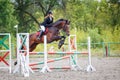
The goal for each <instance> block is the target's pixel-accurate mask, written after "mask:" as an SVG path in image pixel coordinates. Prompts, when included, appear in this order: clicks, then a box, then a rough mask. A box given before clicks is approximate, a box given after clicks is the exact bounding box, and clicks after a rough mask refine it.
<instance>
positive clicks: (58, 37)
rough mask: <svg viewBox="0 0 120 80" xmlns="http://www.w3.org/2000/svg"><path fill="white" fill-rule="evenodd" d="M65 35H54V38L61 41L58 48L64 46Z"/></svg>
mask: <svg viewBox="0 0 120 80" xmlns="http://www.w3.org/2000/svg"><path fill="white" fill-rule="evenodd" d="M65 38H66V37H65V36H55V37H54V40H56V41H58V40H60V41H59V44H58V48H59V49H60V48H61V47H62V45H63V44H64V42H65Z"/></svg>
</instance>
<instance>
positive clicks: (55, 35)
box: [14, 19, 70, 65]
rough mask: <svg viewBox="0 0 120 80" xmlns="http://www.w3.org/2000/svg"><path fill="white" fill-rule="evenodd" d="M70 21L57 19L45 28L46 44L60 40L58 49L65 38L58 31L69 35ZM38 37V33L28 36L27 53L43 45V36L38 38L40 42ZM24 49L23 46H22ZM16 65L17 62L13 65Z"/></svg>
mask: <svg viewBox="0 0 120 80" xmlns="http://www.w3.org/2000/svg"><path fill="white" fill-rule="evenodd" d="M69 25H70V21H68V20H66V19H59V20H57V21H56V22H54V23H52V24H50V25H49V27H47V29H46V31H45V33H44V35H46V36H47V43H51V42H53V41H58V40H60V42H59V44H58V48H60V47H61V46H62V45H63V44H64V41H65V38H66V36H61V35H60V31H61V30H62V31H63V32H65V33H66V35H67V36H69V35H70V26H69ZM37 37H38V32H36V33H32V34H30V35H29V52H32V51H33V50H34V49H35V48H36V47H37V45H38V44H40V43H44V36H42V37H41V38H40V40H38V39H37ZM22 48H24V46H22ZM16 64H17V61H16V62H14V65H16Z"/></svg>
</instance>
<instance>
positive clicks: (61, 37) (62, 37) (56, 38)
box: [52, 36, 65, 41]
mask: <svg viewBox="0 0 120 80" xmlns="http://www.w3.org/2000/svg"><path fill="white" fill-rule="evenodd" d="M61 39H65V36H54V37H53V39H52V40H55V41H58V40H61Z"/></svg>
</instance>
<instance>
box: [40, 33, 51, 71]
mask: <svg viewBox="0 0 120 80" xmlns="http://www.w3.org/2000/svg"><path fill="white" fill-rule="evenodd" d="M46 71H47V72H51V70H50V68H49V67H48V65H47V36H46V35H45V36H44V67H43V68H42V70H41V71H40V72H42V73H45V72H46Z"/></svg>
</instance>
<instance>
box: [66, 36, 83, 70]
mask: <svg viewBox="0 0 120 80" xmlns="http://www.w3.org/2000/svg"><path fill="white" fill-rule="evenodd" d="M71 38H73V40H74V41H72V42H71ZM68 40H69V41H68V42H69V46H68V47H69V51H70V52H74V53H75V52H77V40H76V35H70V36H69V38H68ZM73 46H74V47H75V49H74V48H73ZM70 65H71V70H74V71H77V70H82V68H81V67H80V66H79V65H78V56H77V54H74V55H71V57H70Z"/></svg>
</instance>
